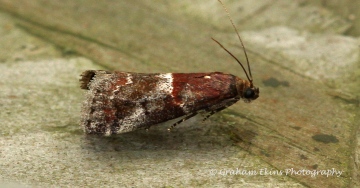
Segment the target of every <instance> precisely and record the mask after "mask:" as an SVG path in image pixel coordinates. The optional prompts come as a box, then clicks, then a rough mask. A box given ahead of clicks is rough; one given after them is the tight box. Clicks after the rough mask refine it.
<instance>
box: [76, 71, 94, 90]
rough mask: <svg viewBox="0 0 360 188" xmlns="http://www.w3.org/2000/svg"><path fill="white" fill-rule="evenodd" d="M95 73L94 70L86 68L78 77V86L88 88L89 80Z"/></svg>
mask: <svg viewBox="0 0 360 188" xmlns="http://www.w3.org/2000/svg"><path fill="white" fill-rule="evenodd" d="M95 75H96V70H86V71H84V72H83V73H81V75H80V76H81V78H80V80H79V81H80V88H81V89H86V90H89V86H88V85H89V82H91V80H92V79H93V78H94V76H95Z"/></svg>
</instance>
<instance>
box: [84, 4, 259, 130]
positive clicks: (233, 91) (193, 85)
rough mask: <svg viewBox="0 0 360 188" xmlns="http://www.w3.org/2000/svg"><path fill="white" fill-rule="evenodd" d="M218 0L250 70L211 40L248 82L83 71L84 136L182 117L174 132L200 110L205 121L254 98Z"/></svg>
mask: <svg viewBox="0 0 360 188" xmlns="http://www.w3.org/2000/svg"><path fill="white" fill-rule="evenodd" d="M219 2H220V3H221V4H222V6H223V8H224V9H225V11H226V13H227V15H228V17H229V19H230V22H231V24H232V26H233V28H234V29H235V32H236V34H237V36H238V39H239V41H240V43H241V46H242V48H243V50H244V54H245V57H246V61H247V68H248V72H247V71H246V69H245V67H244V66H243V65H242V63H241V62H240V61H239V60H238V59H237V58H236V57H235V56H234V55H233V54H232V53H231V52H229V51H228V50H227V49H226V48H225V47H224V46H223V45H222V44H221V43H220V42H218V41H217V40H215V39H214V38H212V40H214V41H215V42H216V43H217V44H218V45H219V46H220V47H221V48H223V49H224V50H225V51H226V52H227V53H228V54H230V55H231V56H232V57H233V58H234V59H235V60H236V61H237V62H238V63H239V65H240V66H241V67H242V69H243V71H244V72H245V75H246V77H247V80H245V79H241V78H239V77H237V76H234V75H231V74H226V73H222V72H209V73H151V74H147V73H133V72H121V71H114V72H111V71H104V70H86V71H85V72H83V73H82V74H81V78H80V83H81V86H80V87H81V88H82V89H85V90H88V92H87V98H86V100H85V102H84V103H83V107H82V117H81V124H82V126H83V128H84V129H85V132H86V133H88V134H102V135H106V136H109V135H112V134H120V133H125V132H130V131H134V130H137V129H147V128H149V127H150V126H153V125H156V124H159V123H162V122H165V121H168V120H171V119H175V118H179V117H183V118H182V119H181V120H180V121H178V122H176V123H175V124H173V125H172V126H171V127H170V128H173V127H175V126H176V125H178V124H180V123H181V122H183V121H185V120H187V119H189V118H191V117H193V116H195V115H197V114H198V113H200V112H202V113H205V114H206V116H205V118H204V120H206V119H207V118H209V117H210V116H211V115H213V114H215V113H216V112H219V111H221V110H224V109H226V108H227V107H229V106H231V105H233V104H235V103H236V102H237V101H239V100H240V99H243V100H244V101H245V102H250V101H252V100H255V99H257V98H258V97H259V88H257V87H255V86H254V84H253V79H252V75H251V69H250V65H249V60H248V56H247V53H246V50H245V47H244V44H243V42H242V40H241V37H240V35H239V32H238V30H237V29H236V27H235V25H234V23H233V21H232V19H231V17H230V14H229V13H228V11H227V9H226V7H225V6H224V4H223V3H222V2H221V1H220V0H219Z"/></svg>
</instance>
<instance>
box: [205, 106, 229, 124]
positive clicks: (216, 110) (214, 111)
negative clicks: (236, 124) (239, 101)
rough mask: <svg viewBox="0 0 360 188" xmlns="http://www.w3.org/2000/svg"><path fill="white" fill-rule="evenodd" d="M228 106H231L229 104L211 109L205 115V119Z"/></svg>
mask: <svg viewBox="0 0 360 188" xmlns="http://www.w3.org/2000/svg"><path fill="white" fill-rule="evenodd" d="M227 107H229V106H223V107H220V108H217V109H215V110H212V111H210V113H209V114H208V115H206V116H205V117H204V119H203V121H205V120H207V119H208V118H209V117H210V116H212V115H214V114H215V113H217V112H220V111H221V110H224V109H225V108H227Z"/></svg>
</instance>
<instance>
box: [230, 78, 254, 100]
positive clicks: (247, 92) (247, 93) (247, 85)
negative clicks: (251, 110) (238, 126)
mask: <svg viewBox="0 0 360 188" xmlns="http://www.w3.org/2000/svg"><path fill="white" fill-rule="evenodd" d="M235 80H236V81H235V82H236V89H237V92H238V96H240V98H243V99H244V101H245V102H250V101H252V100H255V99H257V98H258V97H259V93H260V91H259V88H257V87H255V86H254V85H253V84H252V83H251V82H250V81H248V80H243V79H241V78H239V77H236V79H235Z"/></svg>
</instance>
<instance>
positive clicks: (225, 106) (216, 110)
mask: <svg viewBox="0 0 360 188" xmlns="http://www.w3.org/2000/svg"><path fill="white" fill-rule="evenodd" d="M238 100H239V99H234V100H231V101H228V102H227V103H225V105H223V106H220V107H218V108H216V109H214V110H211V111H210V113H209V114H208V115H206V116H205V118H204V119H203V121H205V120H207V119H208V118H209V117H210V116H212V115H214V114H215V113H217V112H220V111H221V110H224V109H226V108H227V107H229V106H231V105H233V104H235V103H236V102H237V101H238Z"/></svg>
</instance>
